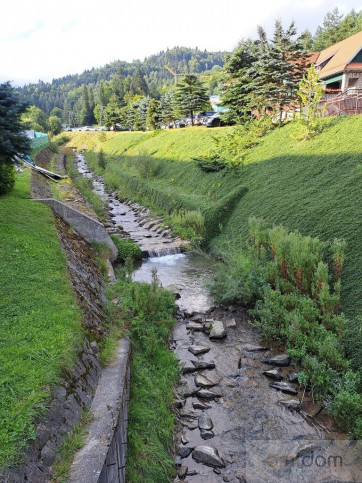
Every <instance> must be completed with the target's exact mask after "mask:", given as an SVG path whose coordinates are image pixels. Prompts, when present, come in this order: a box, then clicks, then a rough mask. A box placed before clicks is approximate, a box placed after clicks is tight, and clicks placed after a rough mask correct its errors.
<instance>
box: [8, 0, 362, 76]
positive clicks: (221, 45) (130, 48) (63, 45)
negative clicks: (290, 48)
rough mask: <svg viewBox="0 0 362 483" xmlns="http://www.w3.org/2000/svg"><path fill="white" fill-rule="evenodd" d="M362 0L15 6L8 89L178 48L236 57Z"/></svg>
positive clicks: (69, 1)
mask: <svg viewBox="0 0 362 483" xmlns="http://www.w3.org/2000/svg"><path fill="white" fill-rule="evenodd" d="M336 6H337V7H338V8H339V11H340V12H341V13H344V14H345V13H347V12H349V11H350V10H351V9H352V8H354V9H355V10H357V11H358V10H360V9H361V8H362V0H355V1H351V0H339V1H338V3H336V2H333V0H332V2H331V0H248V1H245V0H223V1H222V0H147V1H146V0H133V1H132V0H127V1H125V0H123V1H122V0H105V1H100V0H98V1H95V0H62V1H60V2H58V1H57V2H56V1H54V0H53V1H52V0H32V1H29V0H17V1H14V0H7V1H6V2H5V1H4V2H2V5H1V13H0V20H1V25H0V82H4V81H7V80H10V81H11V82H12V84H13V85H22V84H24V83H29V82H37V81H38V80H39V79H41V80H43V81H51V80H52V79H56V78H58V77H62V76H64V75H67V74H75V73H81V72H83V71H84V70H85V69H90V68H92V67H100V66H102V65H105V64H107V63H109V62H112V61H114V60H118V59H119V60H125V61H132V60H134V59H140V60H143V59H144V58H145V57H147V56H149V55H152V54H156V53H157V52H159V51H161V50H165V49H167V47H169V48H172V47H175V46H185V47H196V46H197V47H198V48H199V49H207V50H210V51H219V50H226V51H231V50H232V49H233V48H234V47H235V46H236V44H237V43H238V41H239V40H240V39H241V38H246V37H250V36H251V37H254V36H255V34H256V26H257V25H263V26H264V27H266V29H267V31H268V32H270V33H271V32H272V25H273V22H274V20H275V18H277V17H279V18H281V20H282V21H283V25H284V26H287V24H288V23H289V22H290V21H291V20H292V19H294V20H295V22H296V25H297V28H298V32H299V33H300V32H302V31H303V30H304V29H306V28H309V29H310V30H311V31H312V33H314V32H315V29H316V28H317V26H318V25H319V24H320V23H321V22H322V21H323V18H324V16H325V14H326V13H327V12H328V11H330V10H332V9H333V8H334V7H336Z"/></svg>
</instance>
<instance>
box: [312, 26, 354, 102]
mask: <svg viewBox="0 0 362 483" xmlns="http://www.w3.org/2000/svg"><path fill="white" fill-rule="evenodd" d="M315 66H316V69H317V71H318V73H319V80H320V81H321V82H323V84H324V85H325V90H326V92H327V93H328V92H330V93H336V94H337V93H339V92H347V93H348V94H352V93H353V92H355V91H357V90H359V89H361V90H362V31H361V32H358V33H357V34H355V35H352V36H351V37H348V38H347V39H344V40H342V41H341V42H338V43H336V44H333V45H331V46H330V47H328V48H327V49H324V50H322V51H321V52H319V55H318V57H317V59H316V60H315Z"/></svg>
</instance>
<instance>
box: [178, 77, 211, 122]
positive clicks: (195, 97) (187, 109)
mask: <svg viewBox="0 0 362 483" xmlns="http://www.w3.org/2000/svg"><path fill="white" fill-rule="evenodd" d="M208 99H209V96H208V95H207V90H206V88H205V87H204V86H203V84H202V83H201V81H200V79H198V78H197V76H195V75H185V77H184V78H183V79H182V80H181V81H179V83H178V84H177V86H176V88H175V97H174V100H175V106H176V108H177V109H178V111H179V112H180V114H181V115H186V114H188V113H190V116H191V125H192V126H193V125H194V120H193V114H194V112H195V111H196V110H200V109H202V108H203V107H204V105H205V104H206V102H207V101H208Z"/></svg>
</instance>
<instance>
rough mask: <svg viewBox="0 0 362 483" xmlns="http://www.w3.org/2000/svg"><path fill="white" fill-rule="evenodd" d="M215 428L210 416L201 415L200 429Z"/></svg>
mask: <svg viewBox="0 0 362 483" xmlns="http://www.w3.org/2000/svg"><path fill="white" fill-rule="evenodd" d="M213 427H214V424H213V422H212V420H211V418H209V416H206V414H201V415H200V416H199V428H200V429H209V430H210V429H212V428H213Z"/></svg>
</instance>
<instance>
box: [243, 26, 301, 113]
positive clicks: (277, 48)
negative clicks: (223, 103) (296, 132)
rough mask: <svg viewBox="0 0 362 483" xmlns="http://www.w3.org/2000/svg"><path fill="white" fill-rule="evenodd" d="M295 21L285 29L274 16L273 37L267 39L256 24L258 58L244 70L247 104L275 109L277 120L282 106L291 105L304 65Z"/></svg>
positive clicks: (253, 107) (260, 110) (256, 108)
mask: <svg viewBox="0 0 362 483" xmlns="http://www.w3.org/2000/svg"><path fill="white" fill-rule="evenodd" d="M296 32H297V31H296V28H295V26H294V22H292V23H291V24H290V26H289V27H288V28H287V29H286V30H284V29H283V27H282V24H281V22H280V20H276V22H275V27H274V35H273V39H272V40H271V41H270V42H268V41H267V39H266V34H265V31H264V30H263V29H262V28H261V27H259V49H258V58H257V60H256V61H255V62H254V63H253V64H252V66H251V67H250V69H249V70H248V72H247V75H248V76H249V77H250V84H249V94H248V98H249V107H250V109H252V110H257V111H258V112H259V114H262V113H263V112H267V111H268V110H277V111H278V114H279V118H280V120H281V119H282V115H283V110H284V109H285V108H287V107H288V106H291V105H293V102H294V101H295V99H296V94H297V90H298V86H299V82H300V80H301V79H302V77H303V73H304V72H305V66H306V52H305V51H304V50H303V49H302V47H301V43H300V41H298V40H297V41H294V40H293V37H294V36H295V35H296Z"/></svg>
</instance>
